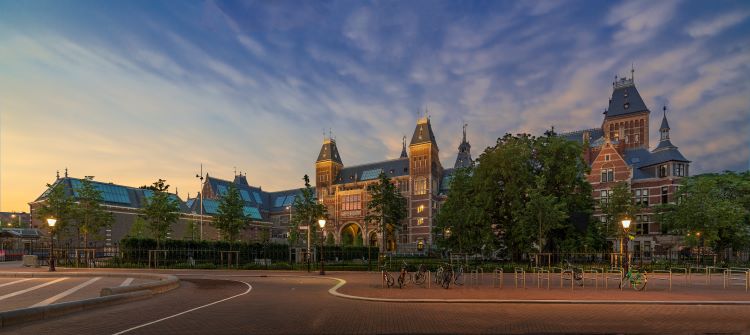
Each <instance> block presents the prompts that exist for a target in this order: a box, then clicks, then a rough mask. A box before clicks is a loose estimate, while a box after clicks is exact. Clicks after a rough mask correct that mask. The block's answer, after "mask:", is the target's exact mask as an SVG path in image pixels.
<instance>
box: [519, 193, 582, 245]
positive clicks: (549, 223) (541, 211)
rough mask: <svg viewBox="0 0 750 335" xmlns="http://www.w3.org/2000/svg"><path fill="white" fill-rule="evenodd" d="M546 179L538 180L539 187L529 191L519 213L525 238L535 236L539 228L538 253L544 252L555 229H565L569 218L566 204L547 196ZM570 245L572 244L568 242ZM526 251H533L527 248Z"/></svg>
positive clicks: (554, 197) (549, 195) (552, 196)
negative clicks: (548, 236)
mask: <svg viewBox="0 0 750 335" xmlns="http://www.w3.org/2000/svg"><path fill="white" fill-rule="evenodd" d="M546 191H547V190H546V189H545V182H544V178H537V186H536V187H535V188H533V189H530V190H529V191H528V196H527V201H526V204H525V206H524V207H523V209H521V212H520V213H517V217H518V220H519V222H521V223H522V224H521V225H519V227H523V229H524V232H523V233H522V234H523V235H524V236H534V233H535V231H534V230H535V229H534V228H538V229H537V231H538V234H537V237H538V239H537V248H538V249H537V251H539V252H542V251H544V246H545V245H546V243H545V240H546V237H547V235H548V234H549V233H550V232H551V231H552V230H555V229H561V228H564V227H565V225H564V221H565V219H567V218H568V213H567V207H566V204H565V203H563V202H562V201H560V199H559V198H558V197H556V196H554V195H551V194H545V193H546ZM568 243H570V242H568ZM525 251H531V248H526V250H525Z"/></svg>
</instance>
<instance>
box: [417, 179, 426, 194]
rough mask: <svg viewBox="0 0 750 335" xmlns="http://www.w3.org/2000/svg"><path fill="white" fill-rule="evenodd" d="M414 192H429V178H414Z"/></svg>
mask: <svg viewBox="0 0 750 335" xmlns="http://www.w3.org/2000/svg"><path fill="white" fill-rule="evenodd" d="M414 194H416V195H421V194H427V178H425V177H420V178H417V179H416V180H414Z"/></svg>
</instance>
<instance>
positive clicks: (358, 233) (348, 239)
mask: <svg viewBox="0 0 750 335" xmlns="http://www.w3.org/2000/svg"><path fill="white" fill-rule="evenodd" d="M340 234H341V239H340V241H341V245H342V246H361V245H362V230H361V229H360V228H359V225H358V224H356V223H354V222H351V223H348V224H346V225H344V227H343V228H341V233H340Z"/></svg>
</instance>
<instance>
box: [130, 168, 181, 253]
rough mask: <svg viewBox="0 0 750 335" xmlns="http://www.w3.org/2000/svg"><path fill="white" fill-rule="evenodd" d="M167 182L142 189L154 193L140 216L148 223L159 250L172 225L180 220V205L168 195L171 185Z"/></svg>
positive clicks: (158, 182) (163, 181)
mask: <svg viewBox="0 0 750 335" xmlns="http://www.w3.org/2000/svg"><path fill="white" fill-rule="evenodd" d="M165 182H166V180H163V179H159V180H158V181H156V182H154V183H153V184H152V185H151V186H142V187H141V188H143V189H147V190H149V191H151V192H152V193H151V196H147V197H146V203H145V204H144V206H143V208H141V214H140V216H141V217H142V218H143V219H145V220H146V222H147V223H148V228H149V230H150V231H151V235H152V236H153V237H154V238H155V239H156V248H157V249H159V246H160V241H161V240H163V239H166V237H167V233H168V232H169V231H170V229H171V226H172V224H173V223H175V222H177V220H178V219H179V218H180V204H179V203H178V202H177V200H176V199H174V198H173V197H172V196H171V194H169V193H167V191H168V190H169V185H167V184H165Z"/></svg>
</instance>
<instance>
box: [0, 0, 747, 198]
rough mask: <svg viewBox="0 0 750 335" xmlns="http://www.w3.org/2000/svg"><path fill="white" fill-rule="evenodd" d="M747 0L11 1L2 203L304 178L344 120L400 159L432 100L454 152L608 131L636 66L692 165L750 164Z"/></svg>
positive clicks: (0, 152) (0, 55) (4, 74)
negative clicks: (108, 186)
mask: <svg viewBox="0 0 750 335" xmlns="http://www.w3.org/2000/svg"><path fill="white" fill-rule="evenodd" d="M749 18H750V2H747V1H667V0H664V1H625V2H615V1H539V2H536V1H522V2H510V1H437V0H434V1H420V0H412V1H374V2H361V1H333V2H328V1H227V2H224V1H150V0H149V1H67V0H56V1H43V0H39V1H11V0H0V210H2V211H13V210H16V211H28V205H27V203H28V202H29V201H33V200H34V199H35V198H36V197H37V196H38V195H39V194H41V193H42V192H43V191H44V189H45V184H46V183H50V182H52V181H54V178H55V173H56V171H60V173H61V174H63V173H64V170H65V169H66V168H67V169H68V171H69V174H70V176H73V177H83V176H95V178H96V180H99V181H104V182H114V183H117V184H123V185H129V186H140V185H144V184H150V183H152V182H153V181H155V180H156V179H158V178H162V179H166V180H167V182H168V184H171V185H172V188H173V189H174V188H177V189H178V191H179V194H180V196H181V197H182V198H183V199H184V198H185V197H186V196H187V195H188V193H189V194H190V195H191V196H194V195H195V194H196V192H197V191H198V189H199V186H200V181H199V180H197V179H196V178H195V175H196V174H197V173H198V172H199V169H200V165H201V164H203V169H204V172H208V173H209V174H210V175H211V176H215V177H219V178H224V179H232V178H233V175H234V171H235V169H236V171H238V172H239V171H241V172H242V173H247V177H248V181H249V182H250V183H251V184H252V185H259V186H261V187H262V188H263V189H264V190H269V191H274V190H282V189H291V188H296V187H300V186H301V185H302V180H301V179H302V176H303V175H304V174H312V173H313V172H314V161H315V159H316V157H317V155H318V152H319V150H320V146H321V143H322V140H323V136H324V133H326V134H327V133H328V132H329V130H330V131H331V132H332V134H333V136H334V137H335V138H336V141H337V144H338V148H339V152H340V154H341V157H342V160H343V162H344V164H345V165H357V164H363V163H368V162H373V161H379V160H384V159H390V158H396V157H398V155H399V154H400V151H401V138H402V136H404V135H406V136H411V134H412V132H413V130H414V126H415V124H416V120H417V118H418V116H419V115H420V114H423V113H424V111H425V110H427V113H428V114H429V116H430V119H431V122H432V126H433V129H434V131H435V135H436V137H437V141H438V146H439V148H440V158H441V160H442V163H443V165H444V166H447V167H452V166H453V163H454V160H455V157H456V153H457V147H458V144H459V142H460V140H461V128H462V124H463V123H464V122H466V123H468V139H469V141H470V142H471V144H472V148H473V152H472V154H473V156H474V157H476V156H478V155H479V154H480V153H481V151H483V150H484V148H486V147H487V146H488V145H490V144H493V143H495V141H496V140H497V138H498V137H501V136H503V135H504V134H505V133H508V132H510V133H519V132H530V133H535V134H539V133H541V132H543V131H544V130H545V129H548V128H549V127H552V126H554V127H555V129H556V130H557V131H559V132H564V131H574V130H579V129H585V128H594V127H599V126H601V122H602V119H603V116H602V112H603V110H604V109H605V108H606V107H607V104H608V99H609V98H610V95H611V92H612V81H613V80H614V77H615V75H619V76H625V75H628V76H629V74H630V70H631V67H634V68H635V83H636V87H637V88H638V90H639V91H640V93H641V96H642V97H643V98H644V100H645V102H646V104H647V106H648V107H649V109H650V110H651V111H652V113H651V122H650V125H651V128H650V129H651V135H650V137H651V143H650V145H651V148H653V147H655V146H656V145H657V144H658V143H657V142H656V141H657V140H658V138H659V137H658V129H657V128H658V126H659V123H660V121H661V117H662V113H661V107H662V106H663V105H667V106H668V108H669V110H668V118H669V124H670V126H671V127H672V131H671V134H670V135H671V139H672V142H673V143H674V144H675V145H677V146H678V147H679V148H680V151H681V152H682V153H683V154H684V155H685V157H687V158H688V159H689V160H691V161H693V163H692V165H691V174H697V173H704V172H720V171H724V170H734V171H744V170H747V169H748V167H749V166H750V135H749V134H750V98H749V97H750V80H749V79H748V78H750V19H749Z"/></svg>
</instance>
